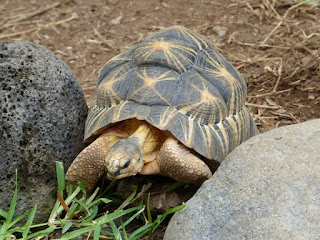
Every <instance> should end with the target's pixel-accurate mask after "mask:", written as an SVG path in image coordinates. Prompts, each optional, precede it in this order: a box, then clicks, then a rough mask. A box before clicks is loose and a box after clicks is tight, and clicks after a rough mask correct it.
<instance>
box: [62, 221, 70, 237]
mask: <svg viewBox="0 0 320 240" xmlns="http://www.w3.org/2000/svg"><path fill="white" fill-rule="evenodd" d="M71 226H72V222H66V224H65V225H64V226H63V228H62V234H64V233H66V232H67V231H68V230H69V228H70V227H71Z"/></svg>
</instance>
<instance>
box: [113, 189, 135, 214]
mask: <svg viewBox="0 0 320 240" xmlns="http://www.w3.org/2000/svg"><path fill="white" fill-rule="evenodd" d="M132 190H133V192H132V193H131V194H130V196H129V197H128V198H127V199H126V200H124V202H123V203H122V204H121V205H120V206H119V207H118V208H117V210H116V211H118V210H122V209H124V208H125V207H126V206H128V205H129V204H130V203H131V200H132V199H133V198H134V196H135V195H136V193H137V186H133V187H132Z"/></svg>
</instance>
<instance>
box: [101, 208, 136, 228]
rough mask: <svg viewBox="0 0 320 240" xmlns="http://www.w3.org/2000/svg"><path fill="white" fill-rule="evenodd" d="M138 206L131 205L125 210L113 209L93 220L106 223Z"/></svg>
mask: <svg viewBox="0 0 320 240" xmlns="http://www.w3.org/2000/svg"><path fill="white" fill-rule="evenodd" d="M139 208H140V206H138V207H133V208H129V209H126V210H121V211H115V212H113V213H110V214H106V215H103V216H101V217H99V218H97V219H96V220H95V221H97V223H98V224H100V225H102V224H105V223H108V222H110V221H112V220H114V219H116V218H119V217H121V216H124V215H126V214H128V213H131V212H133V211H136V210H138V209H139Z"/></svg>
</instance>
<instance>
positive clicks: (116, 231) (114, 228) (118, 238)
mask: <svg viewBox="0 0 320 240" xmlns="http://www.w3.org/2000/svg"><path fill="white" fill-rule="evenodd" d="M110 226H111V229H112V232H113V238H114V239H115V240H121V239H122V238H121V234H120V231H119V229H118V228H117V226H116V224H115V223H114V221H112V220H111V221H110Z"/></svg>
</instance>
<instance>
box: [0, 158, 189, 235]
mask: <svg viewBox="0 0 320 240" xmlns="http://www.w3.org/2000/svg"><path fill="white" fill-rule="evenodd" d="M56 170H57V179H58V191H57V200H56V203H55V205H54V207H53V209H52V211H51V214H50V217H49V219H48V222H46V223H41V224H32V222H33V220H34V217H35V214H36V210H37V205H35V206H34V207H33V208H32V209H30V210H28V211H26V212H25V213H24V214H22V215H21V216H19V217H17V218H16V219H13V217H14V211H15V207H16V205H17V204H18V203H17V196H18V188H17V171H16V175H15V176H16V186H15V191H14V194H13V197H12V201H11V204H10V207H9V210H8V211H4V210H3V209H0V240H8V239H24V240H28V239H42V238H44V237H46V236H49V235H51V236H55V234H54V235H53V233H57V235H60V236H59V238H52V239H62V240H67V239H74V238H77V237H79V236H80V235H86V236H87V237H88V238H89V237H91V238H93V239H94V240H98V239H116V240H120V239H125V240H127V239H130V240H131V239H132V240H134V239H151V238H152V235H153V233H154V231H155V230H156V229H157V227H158V226H159V225H160V224H161V222H162V221H163V220H164V219H165V218H166V217H167V216H168V215H169V214H172V213H175V212H177V211H180V210H181V209H183V208H184V205H181V206H177V207H174V208H172V209H170V210H169V211H167V212H166V213H164V214H163V215H160V216H158V217H157V218H156V219H153V218H152V214H151V211H150V194H149V195H148V200H147V204H146V205H144V204H143V202H142V201H140V204H138V206H134V207H130V205H132V203H133V202H135V201H136V200H138V199H140V198H141V196H142V195H143V193H145V191H146V190H147V189H148V188H149V187H150V186H151V184H149V185H146V186H144V187H143V188H142V190H141V191H140V192H139V193H138V192H137V187H136V186H133V187H132V194H131V195H130V196H129V197H128V198H127V199H126V200H125V201H123V202H120V201H119V199H116V198H114V197H112V195H110V197H108V195H107V197H103V196H105V194H106V192H108V190H110V189H111V188H112V186H113V184H114V183H111V184H110V186H109V187H108V188H107V189H106V190H105V191H104V193H102V194H99V190H100V189H99V188H97V189H96V190H95V191H94V193H93V194H92V195H91V196H90V197H89V198H86V190H85V187H84V185H83V184H82V183H79V184H78V186H77V188H76V189H75V190H74V191H73V189H72V188H73V186H72V185H71V184H68V186H66V185H65V179H64V169H63V164H62V163H61V162H57V163H56ZM66 187H67V188H68V191H67V194H66V197H65V198H64V193H65V190H66ZM79 194H82V197H81V198H80V199H78V198H77V196H79ZM111 199H112V200H111ZM116 201H117V202H120V204H118V207H117V208H116V209H115V210H113V211H112V212H109V211H106V212H104V213H100V212H99V211H98V210H99V205H100V204H102V203H103V204H110V203H111V202H116ZM69 206H70V207H69ZM25 219H27V221H26V222H25V224H24V225H23V226H16V225H17V223H19V222H20V223H21V221H22V220H24V221H25ZM135 219H141V220H142V222H143V223H142V224H141V225H140V227H138V228H136V229H132V225H133V224H132V222H133V221H134V220H135ZM130 223H131V225H130ZM128 226H130V227H131V229H130V232H128V231H127V228H128Z"/></svg>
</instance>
